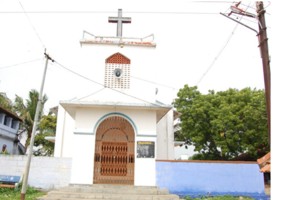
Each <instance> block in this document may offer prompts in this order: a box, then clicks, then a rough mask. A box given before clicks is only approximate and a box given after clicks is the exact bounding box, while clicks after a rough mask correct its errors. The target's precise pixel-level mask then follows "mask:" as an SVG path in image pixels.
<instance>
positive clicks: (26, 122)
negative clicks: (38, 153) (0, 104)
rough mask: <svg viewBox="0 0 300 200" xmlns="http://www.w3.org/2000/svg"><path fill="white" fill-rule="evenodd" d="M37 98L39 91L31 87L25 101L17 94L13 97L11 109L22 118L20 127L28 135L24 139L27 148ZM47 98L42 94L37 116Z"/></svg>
mask: <svg viewBox="0 0 300 200" xmlns="http://www.w3.org/2000/svg"><path fill="white" fill-rule="evenodd" d="M38 98H39V92H38V91H36V90H34V89H32V90H31V91H30V92H29V98H28V99H26V101H25V102H24V100H23V98H22V97H20V96H18V95H16V98H15V103H14V106H13V109H14V111H15V112H16V113H18V115H19V116H20V117H21V118H22V119H23V123H22V125H21V129H23V132H26V133H27V136H28V137H27V140H26V144H25V148H27V146H28V145H29V143H30V138H31V133H32V129H33V122H34V116H35V111H36V107H37V103H38ZM47 100H48V97H47V96H46V95H44V96H43V98H42V109H41V112H40V114H39V118H40V117H41V116H42V110H43V107H44V104H45V103H46V101H47Z"/></svg>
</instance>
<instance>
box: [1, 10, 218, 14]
mask: <svg viewBox="0 0 300 200" xmlns="http://www.w3.org/2000/svg"><path fill="white" fill-rule="evenodd" d="M115 12H116V11H83V10H82V11H81V10H75V11H68V10H65V11H56V10H52V11H47V10H43V11H27V12H26V13H27V14H28V13H29V14H106V13H107V14H110V13H115ZM22 13H24V12H21V11H0V14H22ZM123 13H126V14H173V15H219V13H218V12H181V11H124V12H123Z"/></svg>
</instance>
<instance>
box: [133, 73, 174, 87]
mask: <svg viewBox="0 0 300 200" xmlns="http://www.w3.org/2000/svg"><path fill="white" fill-rule="evenodd" d="M130 77H131V78H134V79H137V80H140V81H144V82H147V83H151V84H154V85H158V86H162V87H165V88H169V89H172V90H178V88H174V87H172V86H169V85H165V84H162V83H157V82H155V81H150V80H146V79H143V78H139V77H136V76H130Z"/></svg>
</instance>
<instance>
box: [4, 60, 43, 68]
mask: <svg viewBox="0 0 300 200" xmlns="http://www.w3.org/2000/svg"><path fill="white" fill-rule="evenodd" d="M40 60H42V58H38V59H34V60H29V61H25V62H21V63H17V64H13V65H7V66H2V67H0V70H2V69H6V68H11V67H16V66H20V65H24V64H28V63H32V62H36V61H40Z"/></svg>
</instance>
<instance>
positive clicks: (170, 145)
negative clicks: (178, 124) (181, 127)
mask: <svg viewBox="0 0 300 200" xmlns="http://www.w3.org/2000/svg"><path fill="white" fill-rule="evenodd" d="M173 123H174V117H173V110H172V109H171V110H170V111H169V112H168V113H167V114H166V115H165V116H164V117H163V118H162V119H161V120H160V121H159V123H158V124H157V146H158V148H157V149H158V152H157V159H158V160H174V158H175V156H174V125H173Z"/></svg>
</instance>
